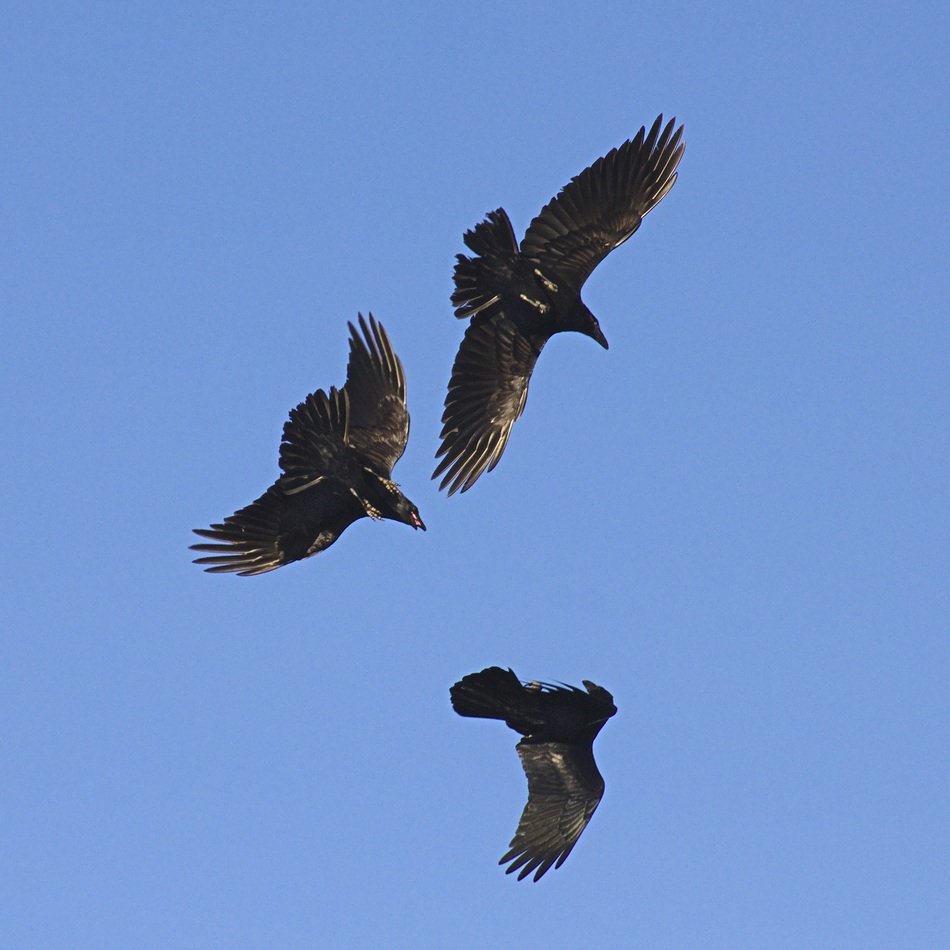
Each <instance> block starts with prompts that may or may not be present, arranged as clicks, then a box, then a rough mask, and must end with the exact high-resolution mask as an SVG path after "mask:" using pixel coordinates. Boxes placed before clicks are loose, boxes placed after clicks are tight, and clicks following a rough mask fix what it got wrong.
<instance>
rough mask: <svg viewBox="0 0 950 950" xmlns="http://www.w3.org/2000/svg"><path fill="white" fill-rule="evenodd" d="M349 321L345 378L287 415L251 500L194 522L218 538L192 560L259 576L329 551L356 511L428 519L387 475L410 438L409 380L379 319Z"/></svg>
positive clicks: (416, 521) (407, 520)
mask: <svg viewBox="0 0 950 950" xmlns="http://www.w3.org/2000/svg"><path fill="white" fill-rule="evenodd" d="M359 322H360V330H362V336H360V333H359V331H358V330H357V329H356V327H354V326H353V324H352V323H349V324H348V326H349V328H350V358H349V362H348V364H347V367H346V385H345V386H344V387H343V388H342V389H337V388H336V387H335V386H331V387H330V392H329V395H328V394H327V393H325V392H324V391H323V390H322V389H318V390H317V391H316V392H315V393H311V394H310V395H309V396H307V398H306V399H305V400H304V401H303V402H302V403H300V405H299V406H297V408H296V409H292V410H291V412H290V420H289V421H288V422H285V423H284V435H283V441H282V442H281V445H280V468H281V471H282V472H283V474H282V475H281V476H280V477H279V478H278V479H277V481H276V482H274V484H273V485H271V487H270V488H268V489H267V491H266V492H264V494H263V495H261V497H260V498H258V499H257V501H255V502H252V503H251V504H250V505H248V506H247V507H246V508H242V509H241V510H240V511H237V512H235V513H234V514H233V515H231V516H230V517H228V518H225V519H224V524H213V525H211V527H210V528H195V529H194V531H195V534H197V535H199V536H200V537H202V538H210V539H211V540H212V541H215V542H217V543H215V544H193V545H192V550H194V551H203V552H208V555H209V556H206V557H199V558H195V563H196V564H209V565H211V566H210V567H207V568H205V570H207V571H211V572H212V573H222V572H226V571H236V572H237V573H238V574H263V573H265V572H266V571H273V570H274V569H275V568H278V567H281V566H282V565H284V564H289V563H290V562H291V561H299V560H301V559H302V558H305V557H310V556H311V555H313V554H318V553H319V552H320V551H322V550H324V549H325V548H328V547H329V546H330V545H331V544H333V542H334V541H336V539H337V538H338V537H339V536H340V535H341V534H342V533H343V532H344V531H345V530H346V528H347V527H349V525H351V524H352V523H353V522H354V521H356V520H357V519H358V518H363V517H367V516H368V517H370V518H376V519H379V518H389V519H391V520H392V521H401V522H402V523H403V524H407V525H410V526H412V527H413V528H422V530H423V531H425V528H426V526H425V525H424V524H423V523H422V519H421V518H420V517H419V509H418V508H417V507H416V506H415V505H414V504H413V503H412V502H411V501H410V500H409V499H408V498H406V496H405V495H404V494H403V493H402V492H401V491H400V490H399V486H398V485H396V483H395V482H394V481H392V479H391V477H390V476H391V475H392V470H393V466H394V465H395V464H396V462H398V461H399V458H400V457H401V456H402V453H403V452H404V451H405V448H406V442H407V441H408V440H409V413H408V411H407V410H406V377H405V375H404V373H403V369H402V363H400V362H399V357H397V356H396V354H395V352H394V351H393V348H392V345H391V344H390V342H389V337H387V336H386V331H385V330H384V329H383V327H382V324H380V323H378V322H377V321H376V320H375V319H374V317H373V315H372V314H370V315H369V324H367V322H366V321H365V320H364V319H363V315H362V314H359Z"/></svg>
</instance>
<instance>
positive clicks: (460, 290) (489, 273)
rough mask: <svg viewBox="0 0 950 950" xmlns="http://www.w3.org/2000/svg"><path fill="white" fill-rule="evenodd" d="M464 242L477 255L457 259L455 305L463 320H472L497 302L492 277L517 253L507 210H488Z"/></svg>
mask: <svg viewBox="0 0 950 950" xmlns="http://www.w3.org/2000/svg"><path fill="white" fill-rule="evenodd" d="M463 240H464V241H465V245H466V247H468V248H469V249H470V250H472V251H474V252H475V254H476V255H477V256H476V257H467V256H466V255H465V254H456V256H455V291H454V293H453V294H452V304H453V306H454V307H455V315H456V316H457V317H459V318H460V319H466V318H468V317H473V316H475V314H476V313H478V312H479V311H481V310H484V309H485V308H486V307H490V306H491V305H492V304H493V303H495V302H496V301H497V300H498V294H497V292H496V291H495V290H494V289H493V285H494V284H495V282H496V281H495V280H493V279H492V278H493V276H494V275H495V274H497V272H498V270H499V269H500V268H501V269H505V265H506V262H507V261H509V260H510V259H512V258H513V257H514V256H515V255H516V254H517V253H518V242H517V241H516V240H515V233H514V230H513V229H512V227H511V221H509V220H508V215H507V213H506V212H505V209H504V208H498V209H497V210H495V211H489V212H488V215H487V216H486V217H485V220H484V221H480V222H479V223H478V224H476V225H475V227H474V228H472V229H471V230H470V231H466V232H465V235H464V238H463Z"/></svg>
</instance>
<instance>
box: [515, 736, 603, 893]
mask: <svg viewBox="0 0 950 950" xmlns="http://www.w3.org/2000/svg"><path fill="white" fill-rule="evenodd" d="M518 755H519V756H520V757H521V764H522V766H523V768H524V771H525V775H526V776H527V778H528V803H527V805H525V807H524V811H523V812H522V813H521V820H520V821H519V822H518V830H517V831H516V832H515V836H514V838H512V839H511V845H510V848H509V851H508V853H507V854H505V855H504V857H502V858H501V860H500V861H499V862H498V863H499V864H508V863H509V862H510V866H509V867H508V868H507V873H508V874H511V873H512V872H514V871H519V869H520V872H519V874H518V880H519V881H520V880H522V879H523V878H525V877H527V876H528V875H529V874H531V872H532V871H533V872H534V880H536V881H537V880H539V879H540V878H541V877H542V875H544V874H545V873H546V872H547V871H548V870H549V869H550V868H551V867H552V866H553V867H555V868H559V867H560V866H561V865H562V864H563V863H564V862H565V860H567V856H568V855H569V854H570V853H571V849H572V848H573V847H574V845H575V844H577V839H578V838H579V837H580V836H581V832H582V831H583V830H584V829H585V828H586V827H587V823H588V822H589V821H590V818H591V815H593V814H594V811H595V810H596V808H597V806H598V805H599V804H600V800H601V798H603V795H604V780H603V778H601V775H600V772H598V771H597V766H596V764H595V763H594V755H593V752H592V751H591V749H589V748H586V747H584V746H577V745H569V744H567V743H563V742H544V743H531V742H525V741H522V742H519V743H518Z"/></svg>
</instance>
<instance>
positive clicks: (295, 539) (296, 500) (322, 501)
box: [191, 481, 361, 575]
mask: <svg viewBox="0 0 950 950" xmlns="http://www.w3.org/2000/svg"><path fill="white" fill-rule="evenodd" d="M281 484H282V483H281V482H280V481H278V482H277V483H276V484H274V485H272V486H271V487H270V488H268V489H267V491H266V492H264V494H263V495H261V497H260V498H258V499H257V501H254V502H252V503H251V504H249V505H247V507H245V508H242V509H241V510H240V511H236V512H235V513H234V514H233V515H230V516H229V517H227V518H225V519H224V523H223V524H213V525H211V527H210V528H195V529H194V530H195V534H197V535H199V536H200V537H202V538H208V539H209V540H211V541H213V542H215V543H213V544H193V545H192V546H191V547H192V550H193V551H201V552H203V553H204V554H205V556H204V557H198V558H195V563H196V564H203V565H208V566H206V567H205V570H207V571H209V572H210V573H212V574H221V573H227V572H235V573H238V574H244V575H247V574H264V573H266V572H267V571H273V570H274V569H275V568H278V567H280V566H281V565H282V564H288V563H289V562H291V561H297V560H300V558H304V557H309V556H310V555H311V554H316V553H317V552H318V551H322V550H323V549H324V548H326V547H329V546H330V545H331V544H332V543H333V542H334V541H335V540H336V539H337V538H338V537H339V536H340V534H341V533H342V531H343V529H344V528H345V527H346V526H347V525H348V524H350V523H352V521H354V520H355V518H356V517H358V516H359V514H361V511H360V510H358V509H354V508H353V505H352V504H350V503H349V499H348V498H347V497H346V496H345V495H342V496H341V495H340V493H339V492H338V488H337V486H331V485H329V484H327V485H322V486H318V487H317V488H315V489H313V490H312V491H309V492H305V493H303V494H300V495H288V494H286V493H285V492H284V490H283V488H282V487H281Z"/></svg>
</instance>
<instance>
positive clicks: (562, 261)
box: [521, 115, 685, 291]
mask: <svg viewBox="0 0 950 950" xmlns="http://www.w3.org/2000/svg"><path fill="white" fill-rule="evenodd" d="M675 121H676V120H675V119H671V120H670V121H669V122H668V123H667V125H666V127H665V128H663V129H662V131H661V126H662V123H663V116H662V115H661V116H658V117H657V119H656V121H655V122H654V123H653V126H652V128H651V129H650V131H649V133H646V130H645V129H644V128H641V129H640V131H639V132H638V133H637V135H636V137H635V138H633V139H631V140H628V141H627V142H624V144H623V145H621V146H620V147H619V148H615V149H612V150H611V151H610V152H608V154H607V155H605V156H604V157H603V158H599V159H597V161H596V162H594V164H593V165H591V166H590V167H589V168H586V169H584V171H582V172H581V173H580V174H579V175H577V176H576V177H574V178H573V179H571V181H570V183H569V184H567V185H565V186H564V188H562V189H561V191H560V192H559V193H558V195H557V197H555V198H553V199H552V200H551V201H549V202H548V203H547V204H546V205H545V206H544V208H543V209H542V210H541V213H540V214H539V215H538V216H537V217H536V218H535V219H534V220H533V221H532V222H531V225H530V226H529V227H528V230H527V232H526V233H525V236H524V238H523V239H522V241H521V253H522V254H525V255H526V256H528V257H530V258H532V259H533V260H536V261H538V263H539V264H540V265H541V269H542V270H545V271H547V272H548V273H549V274H554V273H556V274H557V275H558V276H560V277H561V278H563V279H566V280H569V281H570V282H571V284H572V285H573V286H574V289H575V290H578V291H579V290H580V289H581V287H582V286H583V284H584V281H586V280H587V278H588V277H589V276H590V273H591V271H592V270H593V269H594V268H595V267H596V266H597V265H598V264H599V263H600V262H601V261H602V260H603V259H604V258H605V257H606V256H607V255H608V254H609V253H610V252H611V251H612V250H613V249H614V248H616V247H619V246H620V245H621V244H623V242H624V241H626V240H627V238H629V237H630V236H631V235H632V234H633V233H634V232H635V231H636V230H637V228H638V227H639V226H640V222H641V220H642V219H643V217H644V215H645V214H646V213H647V212H648V211H650V210H651V209H652V208H654V207H655V206H656V205H657V204H658V203H659V202H660V200H661V199H662V198H663V197H664V196H665V195H666V194H667V192H668V191H669V190H670V189H671V188H672V187H673V183H674V182H675V181H676V166H677V165H678V164H679V160H680V158H682V155H683V150H684V148H685V144H683V143H682V142H681V139H682V135H683V127H682V126H680V127H679V128H678V129H676V131H675V132H674V131H673V126H674V124H675Z"/></svg>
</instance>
